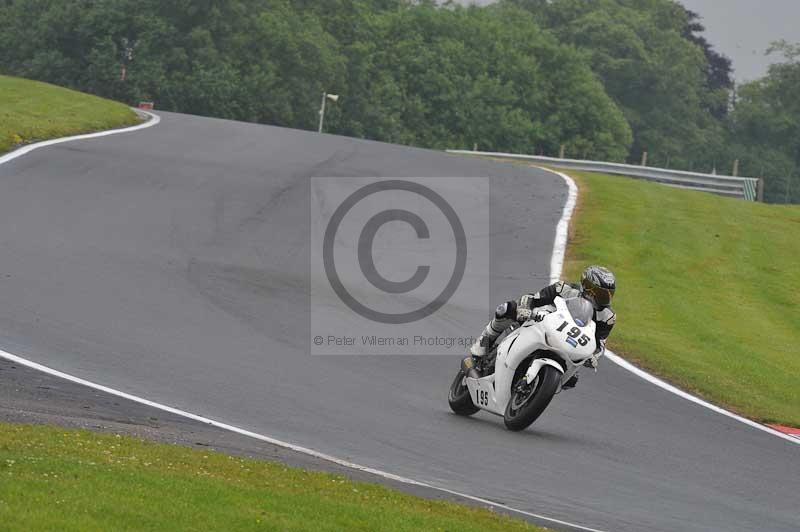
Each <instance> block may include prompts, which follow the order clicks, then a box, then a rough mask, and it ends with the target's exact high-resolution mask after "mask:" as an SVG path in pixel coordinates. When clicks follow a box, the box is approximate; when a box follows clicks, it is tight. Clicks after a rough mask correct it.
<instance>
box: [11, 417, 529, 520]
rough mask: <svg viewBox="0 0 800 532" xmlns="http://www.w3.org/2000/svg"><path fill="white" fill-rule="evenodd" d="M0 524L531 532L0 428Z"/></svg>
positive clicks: (361, 493) (167, 455)
mask: <svg viewBox="0 0 800 532" xmlns="http://www.w3.org/2000/svg"><path fill="white" fill-rule="evenodd" d="M0 523H2V524H1V525H0V528H1V529H3V530H20V531H22V530H24V531H29V530H58V531H69V530H76V531H91V530H122V529H125V530H154V531H162V530H170V531H178V530H282V531H283V530H309V531H323V530H365V531H373V530H400V531H402V530H408V531H417V530H452V531H465V532H466V531H475V532H487V531H493V530H496V531H504V532H505V531H514V530H520V531H522V530H528V531H536V530H539V531H541V530H542V529H539V528H535V527H533V526H530V525H528V524H527V523H524V522H522V521H518V520H512V519H509V518H506V517H503V516H499V515H497V514H493V513H492V512H489V511H487V510H482V509H476V508H468V507H464V506H459V505H456V504H452V503H446V502H440V501H439V502H435V501H428V500H424V499H420V498H417V497H413V496H410V495H406V494H403V493H400V492H397V491H393V490H390V489H387V488H384V487H381V486H377V485H372V484H364V483H356V482H351V481H349V480H347V479H345V478H344V477H342V476H338V475H333V474H326V473H313V472H308V471H304V470H300V469H292V468H289V467H286V466H283V465H280V464H275V463H270V462H263V461H257V460H249V459H244V458H235V457H232V456H225V455H223V454H218V453H214V452H209V451H198V450H194V449H188V448H185V447H179V446H174V445H163V444H155V443H149V442H142V441H139V440H135V439H132V438H127V437H120V436H116V435H111V434H95V433H91V432H86V431H72V430H65V429H58V428H52V427H43V426H29V425H8V424H0Z"/></svg>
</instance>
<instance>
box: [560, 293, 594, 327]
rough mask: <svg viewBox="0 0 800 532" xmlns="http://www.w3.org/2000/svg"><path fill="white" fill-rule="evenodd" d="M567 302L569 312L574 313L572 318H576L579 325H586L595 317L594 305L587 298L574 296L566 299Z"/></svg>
mask: <svg viewBox="0 0 800 532" xmlns="http://www.w3.org/2000/svg"><path fill="white" fill-rule="evenodd" d="M565 302H566V303H567V310H569V313H570V314H571V315H572V319H573V320H575V323H577V324H578V325H579V326H581V327H586V326H587V325H589V324H590V323H591V322H592V320H593V319H594V307H593V306H592V304H591V303H589V301H587V300H586V299H584V298H582V297H573V298H571V299H566V300H565Z"/></svg>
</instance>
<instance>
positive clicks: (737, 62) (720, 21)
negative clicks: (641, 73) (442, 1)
mask: <svg viewBox="0 0 800 532" xmlns="http://www.w3.org/2000/svg"><path fill="white" fill-rule="evenodd" d="M458 1H460V3H462V4H469V3H476V4H488V3H491V1H492V0H475V1H474V2H473V1H472V0H458ZM680 1H681V3H683V5H685V6H686V7H687V8H689V9H691V10H692V11H695V12H697V13H699V14H700V15H701V16H702V17H703V24H704V25H705V26H706V38H707V39H708V40H709V42H711V43H712V44H713V45H714V48H716V49H717V50H718V51H720V52H722V53H724V54H725V55H727V56H728V57H730V58H731V59H732V60H733V68H734V69H735V70H736V72H735V76H736V79H737V80H739V81H746V80H752V79H755V78H758V77H761V76H763V75H764V74H765V73H766V71H767V65H769V63H770V61H772V60H773V59H772V58H770V57H765V56H764V52H765V51H766V49H767V48H768V47H769V44H770V42H772V41H776V40H778V39H786V40H787V41H790V42H800V0H680Z"/></svg>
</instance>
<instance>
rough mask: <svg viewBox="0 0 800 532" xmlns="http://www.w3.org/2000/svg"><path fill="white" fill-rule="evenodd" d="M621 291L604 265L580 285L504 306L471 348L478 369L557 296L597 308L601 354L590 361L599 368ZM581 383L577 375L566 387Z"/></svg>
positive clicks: (557, 288) (583, 277) (559, 284)
mask: <svg viewBox="0 0 800 532" xmlns="http://www.w3.org/2000/svg"><path fill="white" fill-rule="evenodd" d="M616 288H617V282H616V278H615V277H614V274H613V273H612V272H611V271H610V270H609V269H608V268H604V267H602V266H589V267H588V268H586V269H585V270H584V271H583V274H582V275H581V282H580V283H565V282H564V281H559V282H557V283H555V284H552V285H550V286H547V287H545V288H543V289H541V290H539V291H538V292H536V293H535V294H524V295H522V296H521V297H520V298H519V299H517V300H515V301H508V302H506V303H503V304H502V305H500V306H499V307H497V310H496V311H495V315H494V318H493V319H492V321H490V322H489V324H488V325H486V328H485V329H484V330H483V333H482V334H481V336H480V338H478V340H477V341H476V342H475V344H473V346H472V347H471V348H470V353H471V354H472V356H473V358H474V359H476V362H477V364H476V366H478V367H481V366H482V364H481V362H482V361H483V360H485V357H486V355H487V354H488V353H489V352H490V351H491V350H492V348H493V347H494V345H495V342H496V341H497V338H498V337H499V336H500V335H501V334H503V332H504V331H505V330H506V329H508V328H509V327H511V326H513V325H517V326H518V325H521V324H523V323H525V322H526V321H528V320H530V319H533V320H534V321H541V320H542V319H544V316H545V315H546V313H544V312H541V311H536V310H535V309H537V308H539V307H543V306H545V305H552V304H553V302H554V301H555V298H556V296H560V297H562V298H564V299H571V298H574V297H583V298H585V299H587V300H588V301H589V302H590V303H591V304H592V306H593V307H594V321H595V323H596V332H595V337H596V338H595V339H596V340H597V351H595V355H596V356H595V357H592V358H591V359H589V361H587V365H590V366H591V367H594V368H596V367H597V357H599V356H602V354H603V352H604V351H605V343H606V340H607V339H608V336H609V335H610V334H611V329H613V328H614V323H616V318H617V316H616V314H615V313H614V311H613V310H612V309H611V300H612V298H613V297H614V292H615V290H616ZM577 383H578V374H577V373H576V374H575V376H573V377H572V378H571V379H570V380H568V381H567V382H565V383H564V385H563V386H562V388H564V389H567V388H574V387H575V385H576V384H577Z"/></svg>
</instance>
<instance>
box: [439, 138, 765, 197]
mask: <svg viewBox="0 0 800 532" xmlns="http://www.w3.org/2000/svg"><path fill="white" fill-rule="evenodd" d="M447 153H455V154H461V155H477V156H482V157H492V158H495V159H508V160H512V161H526V162H531V163H537V164H542V165H549V166H557V167H559V168H566V169H568V170H583V171H587V172H602V173H606V174H618V175H625V176H629V177H635V178H638V179H644V180H647V181H654V182H657V183H663V184H664V185H669V186H673V187H678V188H685V189H688V190H699V191H702V192H711V193H713V194H719V195H721V196H730V197H734V198H741V199H744V200H747V201H757V200H758V199H759V196H760V188H761V185H760V184H759V181H760V180H759V179H756V178H752V177H732V176H721V175H715V174H702V173H697V172H683V171H680V170H668V169H665V168H653V167H649V166H635V165H631V164H619V163H605V162H599V161H581V160H577V159H558V158H555V157H542V156H537V155H515V154H511V153H495V152H483V151H469V150H447Z"/></svg>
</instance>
